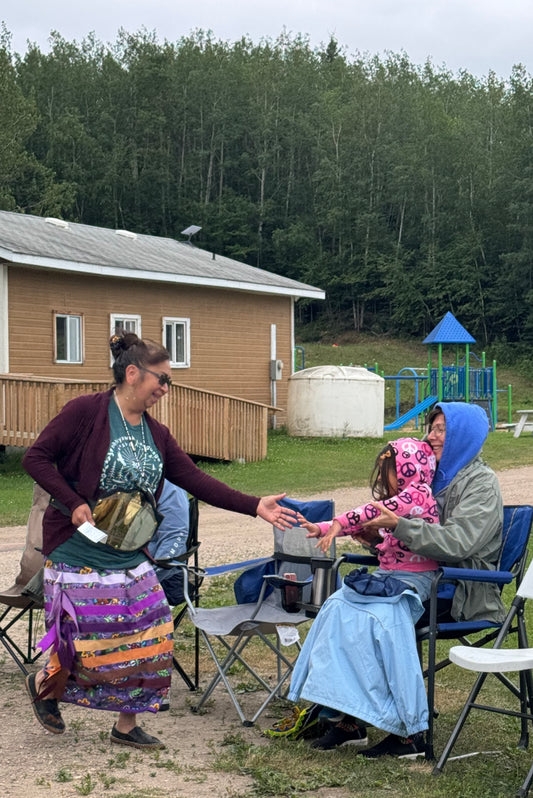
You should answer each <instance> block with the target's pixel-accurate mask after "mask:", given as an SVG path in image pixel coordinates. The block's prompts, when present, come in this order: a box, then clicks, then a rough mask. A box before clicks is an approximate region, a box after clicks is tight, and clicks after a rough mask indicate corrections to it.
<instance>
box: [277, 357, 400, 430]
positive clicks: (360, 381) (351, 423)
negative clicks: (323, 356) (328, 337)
mask: <svg viewBox="0 0 533 798" xmlns="http://www.w3.org/2000/svg"><path fill="white" fill-rule="evenodd" d="M384 409H385V380H384V379H383V377H380V376H379V375H378V374H374V373H373V372H371V371H368V369H365V368H363V367H361V366H315V367H314V368H310V369H302V371H297V372H296V373H295V374H293V375H292V376H291V377H289V400H288V409H287V430H288V433H289V435H295V436H296V435H300V436H305V437H324V438H328V437H329V438H334V437H335V438H381V437H382V436H383V418H384Z"/></svg>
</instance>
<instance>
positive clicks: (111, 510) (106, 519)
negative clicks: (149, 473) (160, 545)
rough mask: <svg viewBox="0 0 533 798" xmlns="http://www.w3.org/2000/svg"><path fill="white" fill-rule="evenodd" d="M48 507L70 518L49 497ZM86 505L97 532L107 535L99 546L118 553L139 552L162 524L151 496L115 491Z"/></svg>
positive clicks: (57, 503)
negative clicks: (108, 547)
mask: <svg viewBox="0 0 533 798" xmlns="http://www.w3.org/2000/svg"><path fill="white" fill-rule="evenodd" d="M50 504H51V505H52V507H55V509H56V510H59V511H60V512H61V513H63V515H66V516H67V517H68V518H70V516H71V512H70V510H69V509H68V507H65V505H64V504H62V503H61V502H59V501H58V500H57V499H54V498H53V497H50ZM89 505H90V507H91V511H92V514H93V519H94V522H95V524H96V526H97V528H98V529H100V530H101V531H102V532H105V533H106V535H107V540H106V541H105V543H102V545H103V546H111V548H113V549H120V551H136V550H137V549H142V547H143V546H145V545H146V544H147V543H148V541H149V540H150V539H151V537H152V535H153V534H154V532H155V531H156V529H157V527H158V526H159V524H160V523H161V521H162V520H163V516H162V515H160V514H159V513H158V512H157V510H156V504H155V499H154V498H153V496H151V495H149V494H148V493H145V492H143V491H139V490H136V491H133V492H131V493H127V492H126V491H120V490H119V491H117V492H116V493H112V494H111V495H110V496H104V497H103V498H101V499H98V501H97V502H96V503H93V502H89Z"/></svg>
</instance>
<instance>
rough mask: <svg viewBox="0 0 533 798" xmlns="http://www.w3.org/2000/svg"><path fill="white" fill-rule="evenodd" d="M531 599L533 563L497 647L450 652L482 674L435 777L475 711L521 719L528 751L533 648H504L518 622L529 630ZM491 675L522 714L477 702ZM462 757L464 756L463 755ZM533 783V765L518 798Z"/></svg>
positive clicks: (522, 744) (456, 660)
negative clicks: (513, 673) (527, 617)
mask: <svg viewBox="0 0 533 798" xmlns="http://www.w3.org/2000/svg"><path fill="white" fill-rule="evenodd" d="M531 598H533V563H532V564H531V565H530V566H529V568H528V570H527V572H526V574H525V576H524V578H523V579H522V581H521V582H520V584H519V586H518V588H517V591H516V596H515V598H514V600H513V602H512V604H511V608H510V610H509V613H508V615H507V618H506V619H505V621H504V623H503V625H502V627H501V629H500V631H499V633H498V636H497V637H496V640H495V643H494V647H493V648H489V649H479V648H472V647H470V646H453V647H452V648H451V649H450V660H451V661H452V662H453V663H455V664H456V665H459V666H460V667H461V668H466V669H467V670H471V671H476V672H478V673H479V676H478V677H477V679H476V681H475V683H474V686H473V687H472V690H471V692H470V695H469V696H468V699H467V701H466V704H465V705H464V707H463V710H462V712H461V714H460V716H459V719H458V721H457V723H456V726H455V728H454V730H453V731H452V733H451V735H450V739H449V740H448V742H447V743H446V745H445V747H444V750H443V752H442V755H441V757H440V759H439V761H438V763H437V764H436V765H435V768H434V770H433V773H434V775H437V774H439V773H440V772H441V771H442V769H443V768H444V765H445V764H446V762H447V760H448V758H449V756H450V754H451V752H452V749H453V747H454V745H455V743H456V742H457V739H458V737H459V735H460V733H461V730H462V728H463V726H464V724H465V721H466V719H467V718H468V716H469V714H470V710H471V709H480V710H486V711H488V712H497V713H499V714H501V715H511V716H513V717H518V718H520V725H521V735H520V740H519V743H518V747H519V748H524V749H525V748H527V746H528V742H529V732H528V728H529V726H528V724H529V723H530V722H531V723H532V724H533V679H532V675H531V669H532V668H533V648H526V647H522V646H520V647H519V648H503V645H504V644H505V643H506V641H507V639H508V637H509V633H510V631H511V630H512V628H513V624H514V623H515V622H517V623H518V625H519V627H525V624H524V605H525V603H526V601H527V599H531ZM524 631H525V628H524ZM520 638H521V635H520V633H519V639H520ZM521 641H522V642H523V638H521ZM526 642H527V641H526ZM509 671H516V672H518V685H516V684H515V682H513V681H511V680H510V679H509V678H508V677H507V676H504V673H507V672H509ZM489 673H493V674H494V675H495V676H496V677H497V678H498V679H499V681H500V682H501V683H502V684H504V685H505V687H507V688H508V689H509V690H510V692H511V693H512V694H513V695H514V696H516V697H517V698H518V700H519V703H520V711H519V712H518V711H515V710H511V709H506V708H502V707H496V706H492V705H486V704H478V703H476V699H477V696H478V695H479V692H480V691H481V689H482V687H483V685H484V683H485V681H486V679H487V677H488V675H489ZM467 756H468V755H467ZM452 758H453V757H452ZM458 758H462V757H461V756H460V757H458ZM532 781H533V766H532V767H531V768H530V770H529V773H528V774H527V776H526V779H525V781H524V782H523V784H522V786H521V787H520V789H519V791H518V793H517V795H518V796H525V795H527V793H528V792H529V788H530V786H531V782H532Z"/></svg>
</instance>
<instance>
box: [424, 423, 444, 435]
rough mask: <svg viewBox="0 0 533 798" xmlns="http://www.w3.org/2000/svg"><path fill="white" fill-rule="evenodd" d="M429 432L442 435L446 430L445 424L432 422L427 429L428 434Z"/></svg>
mask: <svg viewBox="0 0 533 798" xmlns="http://www.w3.org/2000/svg"><path fill="white" fill-rule="evenodd" d="M430 432H434V433H435V435H444V433H445V432H446V425H445V424H433V425H431V426H430V427H429V429H428V434H429V433H430Z"/></svg>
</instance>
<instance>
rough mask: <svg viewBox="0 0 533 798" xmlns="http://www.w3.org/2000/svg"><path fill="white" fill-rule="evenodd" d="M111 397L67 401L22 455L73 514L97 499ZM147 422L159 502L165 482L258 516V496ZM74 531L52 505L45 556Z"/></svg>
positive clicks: (160, 426) (47, 514)
mask: <svg viewBox="0 0 533 798" xmlns="http://www.w3.org/2000/svg"><path fill="white" fill-rule="evenodd" d="M112 396H113V390H112V389H111V390H109V391H106V392H104V393H94V394H89V395H87V396H79V397H77V398H76V399H72V400H71V401H70V402H67V404H66V405H65V406H64V408H63V409H62V410H61V412H60V413H58V415H57V416H56V417H55V418H53V419H52V420H51V421H50V423H49V424H47V425H46V427H45V428H44V429H43V431H42V432H41V434H40V435H39V437H38V438H37V440H36V441H35V443H34V444H33V446H32V447H31V448H30V449H28V451H27V452H26V454H25V455H24V459H23V461H22V464H23V466H24V468H25V469H26V471H27V472H28V474H30V476H32V477H33V479H34V480H35V481H36V482H37V483H38V484H39V485H41V487H42V488H44V489H45V490H46V491H48V493H50V495H51V496H53V497H54V498H55V499H57V500H58V501H59V502H61V504H64V505H65V506H66V507H68V509H69V510H70V512H71V513H72V512H73V511H74V510H75V509H76V507H78V506H79V505H81V504H86V503H87V502H88V501H90V500H91V501H95V500H96V499H97V498H98V486H99V483H100V475H101V472H102V467H103V464H104V460H105V456H106V454H107V450H108V449H109V441H110V429H109V412H108V410H109V402H110V400H111V398H112ZM144 418H145V420H146V422H147V424H148V426H149V428H150V432H151V433H152V437H153V439H154V443H155V445H156V446H157V448H158V450H159V452H160V454H161V459H162V460H163V477H162V479H161V482H160V483H159V486H158V489H157V492H156V499H158V498H159V495H160V493H161V490H162V486H163V479H165V478H166V479H168V480H169V481H170V482H173V483H174V484H175V485H179V486H180V487H181V488H184V489H185V490H186V491H188V492H189V493H191V494H192V495H194V496H197V497H198V498H199V499H200V500H201V501H205V502H207V503H208V504H213V505H215V507H222V508H223V509H224V510H233V511H234V512H238V513H244V514H245V515H251V516H255V515H256V513H257V505H258V504H259V498H258V497H256V496H248V495H247V494H245V493H240V492H239V491H237V490H233V489H232V488H229V487H228V486H227V485H225V484H224V483H223V482H219V480H218V479H215V478H214V477H211V476H209V475H208V474H205V473H204V472H203V471H202V470H201V469H200V468H198V467H197V466H196V465H195V464H194V463H193V461H192V460H191V458H190V457H189V456H188V455H187V454H186V453H185V452H184V451H183V449H181V448H180V447H179V446H178V444H177V443H176V441H175V439H174V438H173V437H172V435H171V433H170V430H169V429H168V428H167V427H165V426H164V425H163V424H160V423H159V422H158V421H156V420H155V419H153V418H152V417H151V416H150V415H148V414H147V413H145V414H144ZM73 486H75V488H74V487H73ZM75 530H76V528H75V527H74V526H73V525H72V523H71V521H70V518H68V517H67V516H66V515H64V514H63V513H61V512H60V511H59V510H57V509H55V508H54V507H52V506H49V507H48V508H47V509H46V511H45V514H44V520H43V554H45V555H47V554H49V553H50V552H51V551H53V549H55V548H56V546H59V545H60V544H61V543H64V542H65V541H66V540H68V538H69V537H71V535H73V534H74V532H75Z"/></svg>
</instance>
